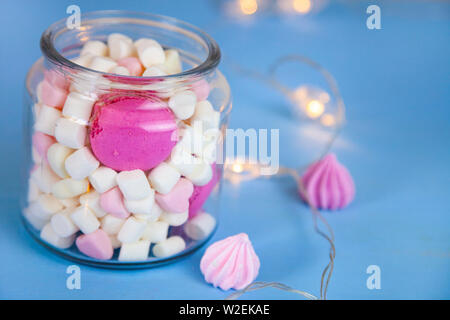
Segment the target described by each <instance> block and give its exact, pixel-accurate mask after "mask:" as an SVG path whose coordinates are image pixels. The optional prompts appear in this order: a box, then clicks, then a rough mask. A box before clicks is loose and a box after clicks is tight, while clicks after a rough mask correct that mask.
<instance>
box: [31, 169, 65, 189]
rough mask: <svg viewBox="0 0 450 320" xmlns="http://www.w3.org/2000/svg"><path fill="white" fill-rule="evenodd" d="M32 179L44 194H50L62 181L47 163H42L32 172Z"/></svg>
mask: <svg viewBox="0 0 450 320" xmlns="http://www.w3.org/2000/svg"><path fill="white" fill-rule="evenodd" d="M30 176H31V179H32V180H33V181H34V182H35V183H36V185H37V186H38V187H39V190H41V191H42V192H44V193H50V192H51V191H52V187H53V185H54V184H55V183H57V182H58V181H59V180H61V178H60V177H58V176H57V175H56V173H54V172H53V170H52V169H51V168H50V167H49V165H48V164H46V163H41V164H40V165H39V166H37V167H36V168H35V169H33V171H31V175H30Z"/></svg>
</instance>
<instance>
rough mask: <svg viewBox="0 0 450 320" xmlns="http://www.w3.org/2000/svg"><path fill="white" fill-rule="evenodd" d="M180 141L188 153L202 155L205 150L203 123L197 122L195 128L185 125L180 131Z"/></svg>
mask: <svg viewBox="0 0 450 320" xmlns="http://www.w3.org/2000/svg"><path fill="white" fill-rule="evenodd" d="M179 136H180V138H179V141H178V143H180V144H181V145H182V146H183V147H184V148H185V150H186V151H188V152H189V153H193V154H195V155H200V154H201V153H202V150H203V143H204V141H203V140H204V139H203V123H202V122H196V123H195V125H194V126H189V125H184V126H183V127H182V128H181V129H180V130H179Z"/></svg>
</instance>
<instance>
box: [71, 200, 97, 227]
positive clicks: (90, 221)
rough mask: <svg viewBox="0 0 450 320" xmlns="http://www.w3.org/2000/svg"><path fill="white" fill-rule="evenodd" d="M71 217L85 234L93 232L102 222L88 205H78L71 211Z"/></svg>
mask: <svg viewBox="0 0 450 320" xmlns="http://www.w3.org/2000/svg"><path fill="white" fill-rule="evenodd" d="M70 218H71V219H72V221H73V223H74V224H75V225H76V226H77V227H78V228H80V230H81V232H83V233H84V234H89V233H92V232H94V231H95V230H97V229H98V228H99V227H100V222H99V221H98V219H97V217H96V216H95V214H94V213H93V212H92V210H91V209H89V208H88V207H87V206H83V205H81V206H79V207H76V208H75V209H74V210H73V212H72V213H71V215H70Z"/></svg>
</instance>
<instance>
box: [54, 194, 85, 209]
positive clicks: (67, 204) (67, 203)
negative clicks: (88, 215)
mask: <svg viewBox="0 0 450 320" xmlns="http://www.w3.org/2000/svg"><path fill="white" fill-rule="evenodd" d="M58 200H59V202H61V204H62V205H63V206H64V208H73V207H78V206H79V205H80V201H78V197H73V198H67V199H58Z"/></svg>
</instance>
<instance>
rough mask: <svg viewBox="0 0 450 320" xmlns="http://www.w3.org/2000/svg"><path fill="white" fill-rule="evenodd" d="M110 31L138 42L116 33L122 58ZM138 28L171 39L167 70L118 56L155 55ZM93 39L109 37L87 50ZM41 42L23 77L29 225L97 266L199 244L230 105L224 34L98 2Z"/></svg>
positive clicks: (208, 218)
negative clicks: (216, 36)
mask: <svg viewBox="0 0 450 320" xmlns="http://www.w3.org/2000/svg"><path fill="white" fill-rule="evenodd" d="M114 33H120V34H123V35H125V36H127V37H129V38H131V39H132V40H133V41H134V42H133V41H128V40H126V41H125V40H124V41H125V42H120V41H119V42H117V43H115V44H113V41H112V42H111V44H110V45H111V46H113V45H115V46H116V47H114V48H113V47H110V48H111V49H108V50H109V51H110V54H111V55H113V51H114V50H116V51H114V52H115V55H116V56H115V58H116V60H114V59H112V60H110V59H106V60H105V59H103V58H96V57H97V56H100V55H103V54H105V51H102V50H103V49H104V48H105V47H108V43H107V40H108V37H109V35H111V34H114ZM119 38H120V37H119ZM140 38H150V39H154V40H156V41H157V42H158V43H159V44H160V45H161V46H162V48H164V55H163V57H164V59H163V60H164V62H163V64H161V61H160V62H159V63H160V64H158V66H157V67H158V68H159V70H163V72H162V73H161V75H155V74H154V73H150V74H152V75H153V76H140V74H141V73H142V71H143V70H144V69H145V66H144V68H143V69H142V70H140V71H136V68H137V65H136V64H134V65H133V64H131V65H128V64H124V63H123V61H122V60H121V61H120V62H119V60H120V59H122V58H123V57H127V56H132V57H134V58H133V59H131V60H133V61H134V63H135V62H136V60H140V64H141V66H140V67H141V68H142V64H143V61H145V65H146V66H147V67H149V68H150V67H152V65H151V63H156V62H149V61H158V59H157V58H155V55H156V56H158V55H157V53H154V52H152V50H156V49H154V47H152V46H151V45H150V47H151V48H150V49H147V47H145V46H144V49H142V47H141V49H142V50H141V51H139V45H138V43H137V42H136V40H137V39H140ZM90 41H101V42H103V43H104V44H106V46H105V45H101V44H99V42H97V43H94V44H92V46H91V49H92V50H91V49H89V50H88V49H85V51H83V54H82V55H80V54H81V53H82V52H81V51H82V50H83V47H84V46H85V44H86V43H88V42H90ZM127 41H128V42H127ZM144 42H145V41H144ZM129 43H131V44H132V45H131V47H130V48H132V49H130V50H129V52H128V53H127V50H124V49H123V47H121V46H125V47H126V46H127V45H128V44H129ZM142 43H143V42H142ZM145 43H148V41H147V42H145ZM156 47H157V46H156ZM152 48H153V49H152ZM41 50H42V52H43V57H42V58H40V59H39V60H38V61H37V62H36V63H35V64H34V65H33V66H32V68H31V69H30V71H29V73H28V75H27V79H26V95H25V96H26V97H25V112H24V115H25V119H24V120H25V121H24V131H25V137H26V141H25V148H26V152H25V157H26V159H25V160H26V162H25V167H24V171H25V175H24V176H25V178H24V191H23V196H24V197H23V201H22V209H23V210H22V212H23V215H22V216H23V222H24V224H25V226H26V229H27V230H28V231H29V232H30V234H31V235H32V236H33V237H34V238H35V239H36V240H37V241H38V242H40V243H41V244H43V245H44V246H46V247H47V248H49V249H50V250H52V251H53V252H56V253H57V254H59V255H62V256H63V257H65V258H68V259H71V260H75V261H77V262H79V263H85V264H90V265H93V266H98V267H109V268H140V267H152V266H157V265H161V264H164V263H168V262H171V261H175V260H177V259H178V258H181V257H183V256H186V255H188V254H190V253H192V252H193V251H195V250H196V249H198V248H199V247H200V246H201V245H202V244H204V243H205V242H206V241H207V240H208V239H209V238H210V237H211V235H212V233H213V232H214V231H215V229H216V227H217V221H218V209H219V208H218V201H219V191H220V180H221V179H220V177H221V176H222V171H223V161H222V159H221V155H222V154H223V152H222V151H223V138H222V137H223V136H224V135H223V133H224V131H225V129H226V126H227V121H228V116H229V113H230V110H231V96H230V88H229V86H228V83H227V81H226V79H225V78H224V76H223V75H222V74H221V73H220V72H219V71H218V70H217V65H218V64H219V61H220V50H219V47H218V45H217V43H216V42H215V41H214V40H213V39H212V38H211V37H210V36H208V35H207V34H205V33H204V32H202V31H201V30H199V29H198V28H196V27H194V26H192V25H190V24H187V23H185V22H182V21H179V20H176V19H173V18H168V17H163V16H157V15H151V14H143V13H133V12H123V11H99V12H92V13H88V14H84V15H83V16H82V20H81V26H80V27H79V28H75V29H68V28H67V27H66V21H65V20H61V21H59V22H56V23H55V24H53V25H52V26H50V27H49V28H48V29H47V30H46V31H45V32H44V33H43V35H42V38H41ZM96 50H97V51H96ZM145 50H148V52H150V53H148V52H145ZM167 50H176V51H177V52H178V56H179V58H180V61H181V65H182V70H179V65H178V67H177V63H176V61H177V60H176V59H177V54H176V52H174V51H171V53H170V51H167ZM86 52H88V53H86ZM118 52H119V53H118ZM117 54H119V57H117ZM171 54H173V56H171ZM119 58H120V59H119ZM147 58H148V59H150V60H148V59H147ZM96 59H97V60H96ZM117 59H119V60H117ZM146 59H147V60H146ZM152 59H154V60H152ZM93 61H96V62H95V63H94V62H93ZM105 61H106V65H107V64H108V63H110V64H111V65H110V66H108V67H106V66H105V64H104V63H103V62H105ZM111 61H112V62H111ZM174 61H175V62H174ZM117 63H119V64H120V65H122V66H125V68H126V69H127V70H128V71H126V72H123V68H122V69H120V68H119V69H114V68H112V66H115V64H117ZM137 69H139V68H137ZM99 70H102V71H99ZM183 70H184V71H183ZM105 71H106V72H105ZM119 71H120V73H121V74H126V75H121V74H118V73H119ZM113 72H114V73H113ZM128 74H132V75H128ZM193 105H194V106H195V107H193ZM155 169H158V170H155ZM166 233H167V235H166ZM168 239H169V240H168ZM111 250H113V251H111Z"/></svg>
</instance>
